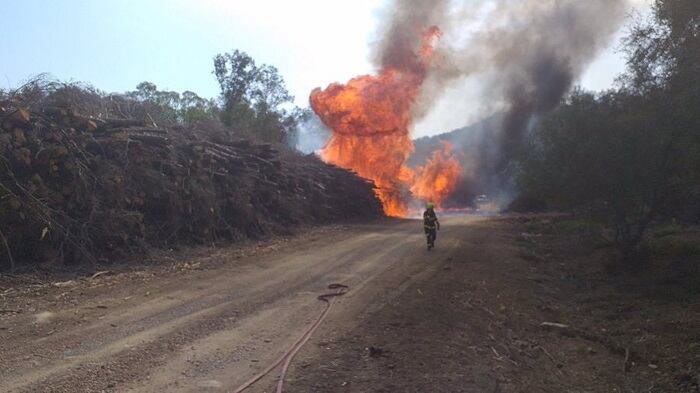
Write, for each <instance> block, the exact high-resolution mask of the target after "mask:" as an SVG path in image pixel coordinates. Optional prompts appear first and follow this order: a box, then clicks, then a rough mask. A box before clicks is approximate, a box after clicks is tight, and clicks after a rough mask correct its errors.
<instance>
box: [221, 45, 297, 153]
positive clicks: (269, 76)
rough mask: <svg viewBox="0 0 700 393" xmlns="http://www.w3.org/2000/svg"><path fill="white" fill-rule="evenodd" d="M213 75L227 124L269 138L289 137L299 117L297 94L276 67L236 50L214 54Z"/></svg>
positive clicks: (253, 134)
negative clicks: (261, 63) (297, 113)
mask: <svg viewBox="0 0 700 393" xmlns="http://www.w3.org/2000/svg"><path fill="white" fill-rule="evenodd" d="M214 75H215V76H216V79H217V81H218V82H219V86H220V88H221V96H220V98H221V103H222V107H223V109H222V112H221V120H222V122H223V123H224V124H225V125H227V126H229V127H232V128H233V129H236V130H238V131H239V132H243V133H246V134H249V135H252V136H255V137H258V138H260V139H263V140H266V141H271V142H279V143H282V142H285V141H287V140H288V139H289V135H290V134H291V133H292V132H293V131H294V129H295V127H296V121H297V115H296V110H295V107H294V105H293V100H294V97H293V96H291V95H290V94H289V91H288V90H287V88H286V85H285V82H284V79H283V78H282V76H281V75H280V74H279V71H278V70H277V69H276V68H275V67H272V66H269V65H265V64H263V65H260V66H258V65H257V64H256V63H255V60H253V58H251V57H250V56H249V55H248V54H246V53H245V52H241V51H238V50H235V51H233V52H231V53H225V54H219V55H217V56H216V57H215V58H214Z"/></svg>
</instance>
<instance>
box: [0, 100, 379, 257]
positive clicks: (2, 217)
mask: <svg viewBox="0 0 700 393" xmlns="http://www.w3.org/2000/svg"><path fill="white" fill-rule="evenodd" d="M53 94H58V93H53ZM97 100H98V103H102V104H105V105H106V103H104V102H102V101H99V100H106V99H102V98H97ZM65 102H66V100H65V99H64V100H57V99H52V96H51V95H48V96H45V97H44V96H42V97H40V99H39V101H38V102H29V101H28V100H24V101H22V100H20V99H17V100H7V101H2V102H0V154H2V159H1V160H0V269H7V268H14V267H16V266H20V265H23V264H27V263H49V264H70V263H81V262H82V263H96V262H100V261H103V260H107V259H112V258H121V257H123V256H125V254H132V255H133V254H138V253H141V252H143V251H144V250H146V249H148V248H150V247H154V246H155V247H169V246H170V245H173V244H178V245H182V244H213V243H220V242H223V241H236V240H241V239H245V238H259V237H261V236H265V235H269V234H271V233H286V232H289V230H290V228H292V227H295V226H300V225H306V226H308V225H314V224H319V223H328V222H334V221H340V220H344V219H348V218H354V219H357V218H373V217H378V216H380V215H381V214H382V209H381V206H380V204H379V202H378V200H377V199H376V197H375V194H374V189H373V185H372V184H371V183H369V182H367V181H365V180H363V179H360V178H359V177H357V176H356V175H354V174H352V173H350V172H347V171H345V170H342V169H340V168H336V167H333V166H329V165H326V164H324V163H323V162H321V161H320V160H318V159H317V158H315V157H313V156H303V155H300V154H297V153H294V152H292V151H289V150H286V149H284V148H282V147H275V146H272V145H270V144H265V143H254V142H251V141H247V140H242V139H237V138H234V137H232V136H231V134H230V133H228V132H229V131H228V130H222V129H217V128H215V127H214V128H212V126H211V125H210V126H207V125H206V124H201V125H197V126H190V127H184V126H180V125H170V126H168V125H162V124H161V125H156V124H155V122H153V120H152V119H149V118H148V116H146V117H145V118H144V119H129V118H116V117H106V116H101V115H100V112H99V111H98V109H99V108H98V109H95V110H93V111H92V112H95V113H96V115H86V114H83V113H81V108H80V107H72V106H65Z"/></svg>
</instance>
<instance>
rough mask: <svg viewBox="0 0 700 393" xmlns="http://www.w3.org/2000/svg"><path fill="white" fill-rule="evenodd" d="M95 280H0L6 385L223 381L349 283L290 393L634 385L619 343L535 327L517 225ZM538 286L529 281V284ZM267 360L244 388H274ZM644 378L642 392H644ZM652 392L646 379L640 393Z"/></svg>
mask: <svg viewBox="0 0 700 393" xmlns="http://www.w3.org/2000/svg"><path fill="white" fill-rule="evenodd" d="M257 248H258V249H257V250H254V251H251V250H249V249H250V247H249V248H248V251H246V252H240V250H233V249H228V250H227V249H223V250H218V251H216V252H211V251H210V252H208V253H207V254H205V255H199V256H189V257H183V256H181V257H178V258H176V260H174V261H172V263H170V264H166V266H165V267H164V264H163V263H161V264H160V265H157V266H156V267H145V268H141V269H136V270H134V271H121V272H116V274H103V275H99V276H98V277H95V278H90V277H89V276H88V277H86V278H80V279H71V280H66V281H58V282H56V281H54V282H50V283H35V284H33V285H32V284H27V285H25V286H26V287H27V288H28V289H26V290H21V289H19V288H17V289H16V288H9V289H4V288H3V289H0V294H2V296H1V297H0V302H1V303H0V309H1V310H2V313H1V314H0V391H2V392H102V391H106V392H112V391H119V392H207V391H211V392H224V391H231V390H232V389H234V388H235V387H237V386H238V385H240V384H241V383H243V382H244V381H246V380H247V379H248V378H250V377H251V376H253V375H254V374H256V373H257V372H259V371H260V370H262V369H264V368H265V367H266V366H267V365H268V364H270V363H271V362H273V361H274V360H275V359H277V358H278V357H279V356H280V354H282V353H283V352H284V350H285V349H286V348H288V347H289V346H290V345H291V344H292V343H293V342H294V341H295V340H296V339H297V338H298V337H299V335H300V334H301V333H302V332H303V331H304V330H305V329H306V328H307V327H308V326H309V325H310V324H311V323H313V321H314V320H315V319H316V318H317V316H318V315H319V312H320V311H321V310H322V308H323V304H322V303H321V302H319V301H318V300H316V296H317V295H318V294H320V293H323V292H326V290H325V288H326V286H327V285H328V284H330V283H343V284H345V285H348V286H349V287H350V290H349V292H348V293H347V295H345V296H344V297H342V298H339V299H338V301H337V302H336V304H335V306H334V308H333V309H332V310H331V313H330V314H329V316H328V319H327V320H326V322H325V323H324V324H323V325H322V326H321V327H320V329H319V330H318V331H317V332H316V333H315V335H314V337H313V338H312V339H311V341H310V342H309V343H308V344H307V345H306V346H305V347H304V349H303V350H302V351H301V352H300V354H299V356H298V357H297V358H296V359H295V361H294V363H293V365H292V368H291V369H290V373H289V375H288V380H287V383H286V385H285V387H286V391H290V392H311V391H317V392H329V391H348V392H374V391H377V392H379V391H383V392H428V391H431V392H511V391H512V392H516V391H527V392H537V391H551V392H563V391H571V392H584V391H585V392H589V391H595V392H598V391H600V392H614V391H619V392H623V391H638V390H635V389H637V388H638V387H640V386H642V384H643V382H639V381H644V374H640V375H639V376H638V378H637V377H635V378H632V379H630V380H628V381H625V382H624V383H622V382H619V381H620V372H621V371H620V370H621V365H622V364H623V363H624V359H623V358H624V354H622V355H621V354H619V353H616V351H615V349H616V348H615V347H614V346H612V347H611V345H609V343H607V342H605V341H604V340H601V341H596V340H595V337H593V338H591V337H586V338H581V337H576V336H575V335H569V336H568V337H565V336H562V335H561V334H559V333H558V332H557V331H551V330H548V329H543V328H542V326H541V323H542V322H543V321H551V322H559V321H560V320H559V319H557V318H561V317H562V314H564V313H563V312H562V310H561V308H559V306H557V305H556V304H555V303H554V300H553V299H555V298H557V296H559V297H561V294H558V293H556V289H551V290H550V291H554V292H553V293H544V292H542V288H541V287H540V284H542V282H543V280H544V281H546V276H544V275H542V274H540V273H538V272H537V271H536V267H534V266H533V265H532V264H531V263H528V262H527V261H526V260H524V259H523V258H521V257H519V256H518V250H519V248H518V245H517V244H516V236H515V234H514V232H513V228H512V226H510V224H506V223H504V222H501V221H498V220H488V219H485V218H478V217H453V218H446V219H444V220H443V231H441V232H440V235H439V238H438V247H437V249H436V250H435V251H433V252H428V251H426V250H425V247H424V238H423V235H422V234H421V225H420V222H417V221H411V220H404V221H399V220H396V221H384V222H379V223H374V224H363V225H351V226H348V227H343V228H324V229H319V230H313V231H311V232H310V233H308V234H306V235H303V236H300V237H297V238H294V239H291V240H289V241H282V242H276V243H273V244H271V245H265V246H263V245H261V246H260V247H257ZM538 288H539V289H538ZM277 375H278V373H277V371H273V372H272V373H271V374H270V375H269V376H268V377H266V378H265V379H263V380H262V381H260V382H259V383H258V384H257V385H255V386H254V387H253V388H251V389H250V391H252V392H265V391H267V392H270V391H274V386H275V384H276V379H277ZM645 388H646V387H645ZM645 391H646V390H645Z"/></svg>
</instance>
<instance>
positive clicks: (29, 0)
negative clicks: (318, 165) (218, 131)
mask: <svg viewBox="0 0 700 393" xmlns="http://www.w3.org/2000/svg"><path fill="white" fill-rule="evenodd" d="M581 1H585V0H581ZM635 1H636V2H637V3H646V2H647V1H648V0H635ZM385 3H386V1H380V0H295V1H292V0H253V1H250V0H140V1H139V0H22V1H16V0H0V9H2V10H3V15H2V16H3V18H2V23H0V53H2V54H3V57H4V61H3V62H1V63H0V87H2V88H12V87H16V86H18V85H20V84H21V83H22V82H23V81H24V80H26V78H27V77H29V76H31V75H35V74H38V73H42V72H48V73H50V74H51V75H53V76H54V77H56V78H58V79H61V80H66V81H68V80H75V81H85V82H89V83H91V84H93V85H94V86H95V87H97V88H100V89H102V90H105V91H108V92H123V91H126V90H132V89H133V88H134V87H135V86H136V84H138V83H139V82H141V81H145V80H147V81H151V82H154V83H155V84H156V85H158V86H159V87H160V88H163V89H170V90H176V91H184V90H192V91H195V92H197V93H198V94H200V95H202V96H205V97H214V96H216V95H217V94H218V87H217V85H216V81H215V79H214V76H213V75H212V74H211V71H212V68H213V65H212V58H213V57H214V55H216V54H217V53H222V52H227V51H231V50H233V49H241V50H244V51H246V52H248V53H249V54H250V55H251V56H253V57H254V58H255V59H256V60H257V61H258V62H262V63H268V64H271V65H274V66H276V67H277V68H279V70H280V72H281V74H282V75H283V76H284V78H285V80H286V81H287V84H288V87H289V89H290V91H291V92H292V93H293V94H294V95H295V96H296V99H297V103H298V104H299V105H303V106H306V105H307V103H308V94H309V92H310V91H311V90H312V89H313V88H314V87H318V86H326V85H327V84H329V83H331V82H334V81H341V82H345V81H346V80H348V79H349V78H351V77H353V76H356V75H359V74H366V73H369V72H372V70H373V69H372V66H371V64H370V61H369V57H370V48H371V45H372V43H373V41H374V40H375V32H376V30H377V26H378V23H379V22H380V13H381V10H382V9H383V6H384V4H385ZM616 45H617V44H615V43H613V44H612V45H611V48H610V49H608V50H607V51H606V52H605V53H603V54H602V55H601V57H600V58H599V59H598V60H597V61H596V62H595V63H594V64H593V65H592V66H591V68H590V69H589V71H588V72H587V73H586V74H585V75H584V77H583V78H582V80H581V84H582V85H583V86H584V87H587V88H591V89H603V88H606V87H609V86H610V85H611V84H612V82H613V80H614V78H615V76H616V75H617V74H619V72H621V71H622V69H623V67H624V64H623V61H622V59H621V57H620V55H619V54H615V52H614V50H613V48H614V47H615V46H616ZM425 123H426V122H423V123H421V124H420V125H419V129H418V130H417V132H416V133H417V134H428V133H435V132H442V131H446V129H447V128H452V127H458V126H460V125H459V124H456V123H455V121H453V120H446V119H443V120H441V119H440V118H439V116H433V117H431V118H429V120H428V121H427V124H425Z"/></svg>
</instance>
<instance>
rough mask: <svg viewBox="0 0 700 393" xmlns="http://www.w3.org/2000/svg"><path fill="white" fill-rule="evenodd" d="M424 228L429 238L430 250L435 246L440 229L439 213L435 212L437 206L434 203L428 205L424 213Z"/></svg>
mask: <svg viewBox="0 0 700 393" xmlns="http://www.w3.org/2000/svg"><path fill="white" fill-rule="evenodd" d="M423 229H424V230H425V236H426V238H427V239H428V251H430V250H432V249H433V248H435V239H436V238H437V231H439V230H440V221H438V218H437V215H436V214H435V206H434V205H433V204H432V203H428V204H427V205H426V209H425V212H424V213H423Z"/></svg>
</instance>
